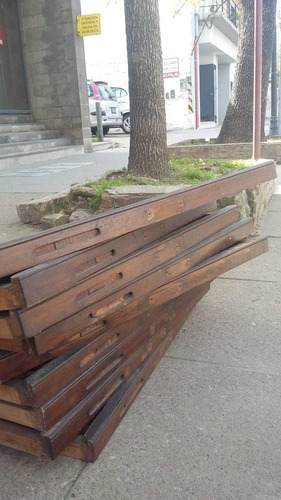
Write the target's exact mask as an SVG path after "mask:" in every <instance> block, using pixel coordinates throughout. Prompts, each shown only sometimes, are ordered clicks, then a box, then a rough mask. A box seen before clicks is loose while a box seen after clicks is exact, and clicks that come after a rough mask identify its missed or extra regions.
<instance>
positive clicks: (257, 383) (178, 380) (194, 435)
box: [0, 167, 281, 500]
mask: <svg viewBox="0 0 281 500" xmlns="http://www.w3.org/2000/svg"><path fill="white" fill-rule="evenodd" d="M276 193H279V194H276V195H275V196H274V198H273V200H272V201H271V204H270V208H269V210H268V212H267V213H266V216H265V218H264V224H263V233H264V234H266V235H268V236H269V244H270V251H269V253H268V254H266V255H264V256H262V257H260V258H258V259H256V260H255V261H253V262H250V263H247V264H244V265H243V266H241V267H239V268H238V269H236V270H233V271H231V272H229V273H228V274H226V275H224V276H223V277H222V278H219V279H217V280H216V281H215V282H214V283H213V284H212V286H211V291H210V292H209V293H208V294H207V295H206V297H205V298H204V299H203V300H202V301H201V302H200V304H198V305H197V307H196V309H195V310H194V311H193V313H192V314H191V316H190V318H189V321H188V322H187V323H186V325H185V326H184V327H183V328H182V330H181V332H180V333H179V335H178V337H177V338H176V339H175V341H174V343H173V345H172V346H171V347H170V349H169V351H168V352H167V354H166V356H165V358H164V359H163V360H162V361H161V363H160V364H159V365H158V367H157V369H156V371H155V372H154V374H153V375H152V377H151V378H150V379H149V381H148V383H147V384H146V385H145V387H144V389H143V390H142V392H141V393H140V395H139V396H138V398H137V400H136V401H135V403H134V404H133V406H132V407H131V409H130V410H129V412H128V414H127V415H126V417H125V418H124V420H123V421H122V423H121V424H120V426H119V427H118V428H117V430H116V432H115V433H114V435H113V437H112V438H111V440H110V442H109V443H108V445H107V446H106V448H105V449H104V451H103V453H102V454H101V456H100V457H99V459H98V460H97V462H96V463H95V464H85V463H82V462H80V461H76V460H72V459H67V458H61V457H60V458H58V459H57V460H55V461H54V462H52V461H50V460H49V459H45V458H35V457H32V456H28V455H26V454H24V453H20V452H16V451H12V450H9V449H7V448H4V447H2V448H0V470H1V489H0V499H1V500H8V499H11V500H41V499H42V500H43V499H44V500H72V499H73V498H74V499H77V500H101V499H103V500H158V499H165V500H175V499H179V500H183V499H184V500H185V499H196V500H244V499H245V500H249V499H250V500H273V499H276V500H280V498H281V460H280V449H281V421H280V410H281V364H280V360H281V336H280V323H281V259H280V252H281V170H280V167H279V184H277V186H276Z"/></svg>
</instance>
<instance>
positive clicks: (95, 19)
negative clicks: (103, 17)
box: [77, 14, 101, 36]
mask: <svg viewBox="0 0 281 500" xmlns="http://www.w3.org/2000/svg"><path fill="white" fill-rule="evenodd" d="M77 33H78V35H79V36H90V35H100V34H101V27H100V14H90V15H88V16H77Z"/></svg>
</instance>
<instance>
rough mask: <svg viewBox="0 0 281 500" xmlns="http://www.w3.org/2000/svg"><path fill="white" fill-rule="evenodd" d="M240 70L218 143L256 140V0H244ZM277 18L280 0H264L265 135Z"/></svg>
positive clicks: (263, 72) (239, 59)
mask: <svg viewBox="0 0 281 500" xmlns="http://www.w3.org/2000/svg"><path fill="white" fill-rule="evenodd" d="M239 7H240V11H241V18H240V29H239V41H238V52H237V62H236V71H235V77H234V84H233V89H232V94H231V99H230V101H229V105H228V108H227V112H226V115H225V118H224V121H223V124H222V127H221V131H220V134H219V136H218V139H217V142H218V143H228V142H230V143H231V142H252V140H253V80H254V0H242V1H241V3H240V5H239ZM275 19H276V0H263V50H262V58H263V61H262V110H261V112H262V117H261V137H262V138H264V124H265V113H266V101H267V90H268V83H269V72H270V64H271V55H272V49H273V38H274V29H275Z"/></svg>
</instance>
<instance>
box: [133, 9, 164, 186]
mask: <svg viewBox="0 0 281 500" xmlns="http://www.w3.org/2000/svg"><path fill="white" fill-rule="evenodd" d="M124 2H125V20H126V35H127V53H128V70H129V94H130V116H131V136H130V153H129V164H128V169H129V171H130V172H132V173H134V174H135V175H142V176H148V177H153V178H156V179H161V178H163V177H166V176H167V175H168V168H169V167H168V154H167V138H166V115H165V100H164V82H163V63H162V50H161V35H160V21H159V9H158V0H124Z"/></svg>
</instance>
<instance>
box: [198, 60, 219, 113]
mask: <svg viewBox="0 0 281 500" xmlns="http://www.w3.org/2000/svg"><path fill="white" fill-rule="evenodd" d="M215 71H216V66H215V65H214V64H204V65H202V66H200V111H201V121H202V122H209V121H217V117H216V116H215Z"/></svg>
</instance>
